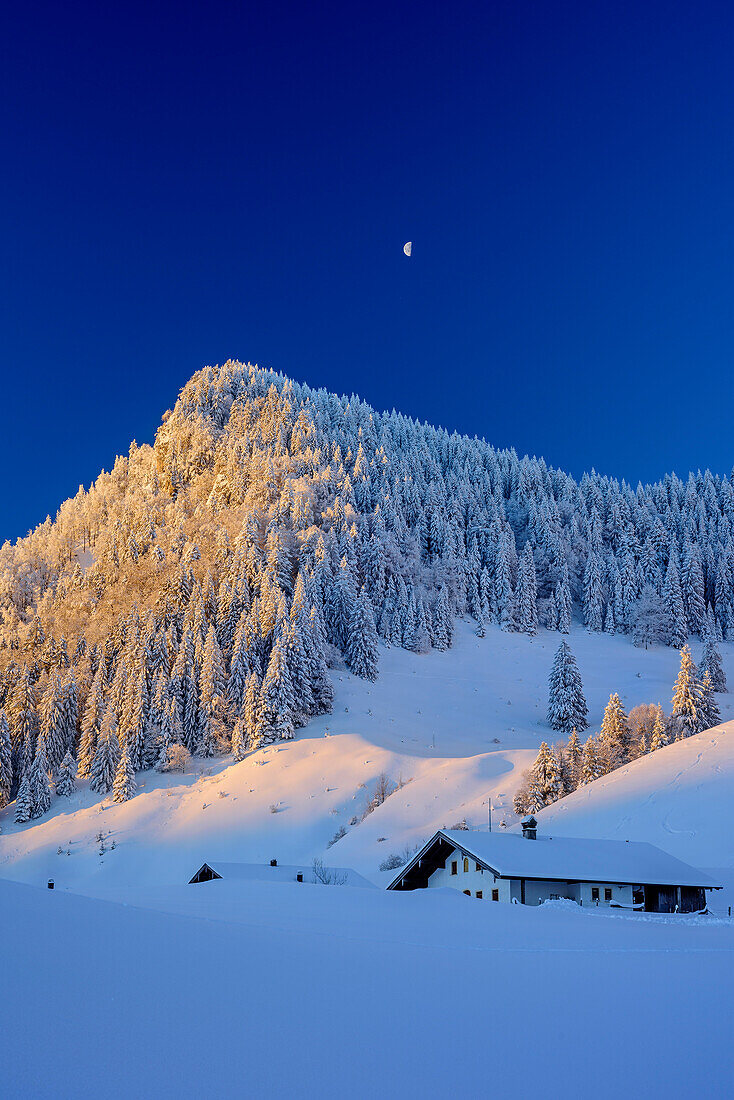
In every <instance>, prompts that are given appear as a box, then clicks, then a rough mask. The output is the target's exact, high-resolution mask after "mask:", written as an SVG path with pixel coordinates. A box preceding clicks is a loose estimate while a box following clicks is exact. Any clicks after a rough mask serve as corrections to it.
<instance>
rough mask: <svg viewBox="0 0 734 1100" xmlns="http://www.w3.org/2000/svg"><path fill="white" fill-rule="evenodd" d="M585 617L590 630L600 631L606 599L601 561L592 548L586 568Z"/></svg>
mask: <svg viewBox="0 0 734 1100" xmlns="http://www.w3.org/2000/svg"><path fill="white" fill-rule="evenodd" d="M584 619H585V621H586V626H587V627H588V629H589V630H593V631H600V630H601V629H602V627H603V625H604V600H603V594H602V584H601V572H600V570H599V561H598V558H597V556H596V554H595V553H594V551H593V550H592V551H591V552H590V553H589V556H588V558H587V559H586V569H585V570H584Z"/></svg>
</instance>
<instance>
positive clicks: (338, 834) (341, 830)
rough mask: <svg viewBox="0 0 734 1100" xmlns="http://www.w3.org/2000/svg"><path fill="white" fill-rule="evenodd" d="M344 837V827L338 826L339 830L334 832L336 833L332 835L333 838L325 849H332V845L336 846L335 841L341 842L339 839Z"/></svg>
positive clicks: (345, 833)
mask: <svg viewBox="0 0 734 1100" xmlns="http://www.w3.org/2000/svg"><path fill="white" fill-rule="evenodd" d="M346 835H347V827H346V825H340V826H339V828H338V829H337V830H336V832H335V833H334V835H333V837H332V838H331V840H330V841H329V843H328V844H327V845H326V847H327V848H331V847H332V845H334V844H336V842H337V840H341V838H342V837H343V836H346Z"/></svg>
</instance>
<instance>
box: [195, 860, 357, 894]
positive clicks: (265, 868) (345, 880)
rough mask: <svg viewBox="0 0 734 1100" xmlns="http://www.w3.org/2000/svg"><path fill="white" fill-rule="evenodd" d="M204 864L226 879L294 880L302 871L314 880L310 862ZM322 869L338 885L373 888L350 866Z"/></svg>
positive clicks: (217, 862)
mask: <svg viewBox="0 0 734 1100" xmlns="http://www.w3.org/2000/svg"><path fill="white" fill-rule="evenodd" d="M205 866H206V867H209V868H210V869H211V870H212V871H214V872H215V874H216V875H217V876H218V877H219V878H222V879H228V880H231V879H236V880H239V881H243V880H244V881H249V882H256V881H260V882H295V881H296V875H297V874H298V873H299V872H302V874H303V881H304V882H313V881H314V874H313V867H312V866H311V865H310V864H301V865H300V866H295V865H294V866H292V867H291V866H287V865H285V864H280V863H279V864H278V865H277V866H276V867H271V866H270V865H269V864H267V863H228V862H226V861H223V860H207V862H206V863H205V864H203V865H202V868H203V867H205ZM202 868H199V871H201V870H202ZM199 871H197V872H196V874H198V873H199ZM324 871H325V872H327V874H328V873H329V872H330V873H331V875H332V876H333V880H335V881H336V882H338V884H339V885H342V886H367V887H369V888H371V889H374V888H375V885H374V883H373V882H370V881H369V880H368V879H366V878H364V877H363V876H362V875H360V874H357V872H356V871H353V870H352V869H351V867H325V868H324ZM195 877H196V875H194V878H195ZM192 881H193V880H192Z"/></svg>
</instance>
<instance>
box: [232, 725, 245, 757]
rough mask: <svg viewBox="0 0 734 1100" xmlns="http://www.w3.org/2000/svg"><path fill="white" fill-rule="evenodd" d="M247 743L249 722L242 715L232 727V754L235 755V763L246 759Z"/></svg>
mask: <svg viewBox="0 0 734 1100" xmlns="http://www.w3.org/2000/svg"><path fill="white" fill-rule="evenodd" d="M247 744H248V733H247V722H246V720H245V718H244V717H242V716H240V717H238V718H236V719H235V723H234V726H233V728H232V755H233V756H234V759H235V763H239V761H240V760H244V759H245V755H246V753H247Z"/></svg>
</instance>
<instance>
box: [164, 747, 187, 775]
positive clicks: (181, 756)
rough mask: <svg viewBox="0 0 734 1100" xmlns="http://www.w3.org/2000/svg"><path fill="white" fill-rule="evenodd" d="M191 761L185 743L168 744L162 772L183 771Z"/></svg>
mask: <svg viewBox="0 0 734 1100" xmlns="http://www.w3.org/2000/svg"><path fill="white" fill-rule="evenodd" d="M190 761H191V753H190V752H189V750H188V749H187V748H186V746H185V745H177V744H176V745H169V746H168V759H167V761H166V764H165V766H164V767H162V768H161V769H160V770H161V771H162V772H185V771H186V769H187V768H188V766H189V763H190Z"/></svg>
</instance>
